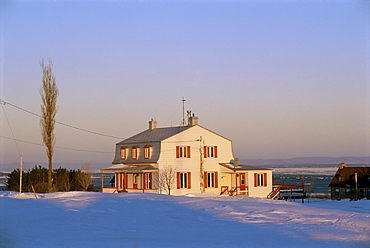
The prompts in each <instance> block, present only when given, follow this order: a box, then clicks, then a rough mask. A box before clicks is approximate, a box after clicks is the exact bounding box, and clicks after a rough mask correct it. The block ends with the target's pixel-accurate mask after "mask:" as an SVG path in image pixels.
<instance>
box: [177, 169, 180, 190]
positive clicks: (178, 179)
mask: <svg viewBox="0 0 370 248" xmlns="http://www.w3.org/2000/svg"><path fill="white" fill-rule="evenodd" d="M177 188H178V189H179V188H180V172H177Z"/></svg>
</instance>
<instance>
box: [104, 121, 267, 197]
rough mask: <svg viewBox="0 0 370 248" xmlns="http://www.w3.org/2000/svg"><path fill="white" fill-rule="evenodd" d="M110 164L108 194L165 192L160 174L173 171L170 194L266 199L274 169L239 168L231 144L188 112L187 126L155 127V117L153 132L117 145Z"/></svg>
mask: <svg viewBox="0 0 370 248" xmlns="http://www.w3.org/2000/svg"><path fill="white" fill-rule="evenodd" d="M112 164H113V166H111V167H108V168H105V169H101V170H100V171H101V172H102V190H103V192H107V193H115V192H150V193H167V192H165V188H163V187H162V186H163V182H162V181H161V180H159V175H161V174H162V175H163V174H166V173H167V174H170V173H169V172H168V170H169V169H172V170H173V174H172V176H171V178H172V181H171V186H172V187H171V194H172V195H186V194H189V193H202V192H205V193H214V194H217V195H220V194H225V195H246V196H253V197H267V195H268V194H269V193H270V192H271V190H272V169H264V168H260V167H254V166H248V165H241V164H239V161H238V159H234V155H233V149H232V142H231V140H229V139H227V138H225V137H222V136H221V135H219V134H217V133H214V132H212V131H210V130H208V129H206V128H204V127H202V126H200V125H198V117H196V116H191V115H190V114H189V116H188V125H187V126H177V127H165V128H157V122H156V121H155V120H153V119H152V120H151V121H149V129H147V130H145V131H143V132H141V133H139V134H136V135H134V136H132V137H130V138H128V139H125V140H123V141H121V142H119V143H117V144H116V153H115V157H114V160H113V162H112ZM164 171H167V172H166V173H164ZM104 173H114V177H113V179H112V181H111V183H112V187H104V181H103V178H104ZM161 185H162V186H161Z"/></svg>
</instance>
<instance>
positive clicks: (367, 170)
mask: <svg viewBox="0 0 370 248" xmlns="http://www.w3.org/2000/svg"><path fill="white" fill-rule="evenodd" d="M355 173H357V187H360V188H370V179H369V178H370V167H344V168H342V169H340V168H339V169H338V170H337V172H336V173H335V175H334V177H333V179H332V180H331V182H330V184H329V187H346V188H354V187H355V186H356V182H355Z"/></svg>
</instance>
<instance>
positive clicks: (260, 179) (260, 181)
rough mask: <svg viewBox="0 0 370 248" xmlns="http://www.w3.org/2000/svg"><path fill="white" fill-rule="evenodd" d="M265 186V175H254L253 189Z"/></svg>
mask: <svg viewBox="0 0 370 248" xmlns="http://www.w3.org/2000/svg"><path fill="white" fill-rule="evenodd" d="M266 186H267V173H254V187H266Z"/></svg>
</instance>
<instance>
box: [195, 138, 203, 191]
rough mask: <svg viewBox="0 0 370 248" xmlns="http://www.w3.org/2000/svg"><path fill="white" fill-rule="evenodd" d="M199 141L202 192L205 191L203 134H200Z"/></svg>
mask: <svg viewBox="0 0 370 248" xmlns="http://www.w3.org/2000/svg"><path fill="white" fill-rule="evenodd" d="M197 141H199V170H200V171H199V173H200V175H199V180H200V183H199V186H200V192H202V193H204V167H203V154H202V143H203V139H202V136H200V137H199V139H198V140H197Z"/></svg>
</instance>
